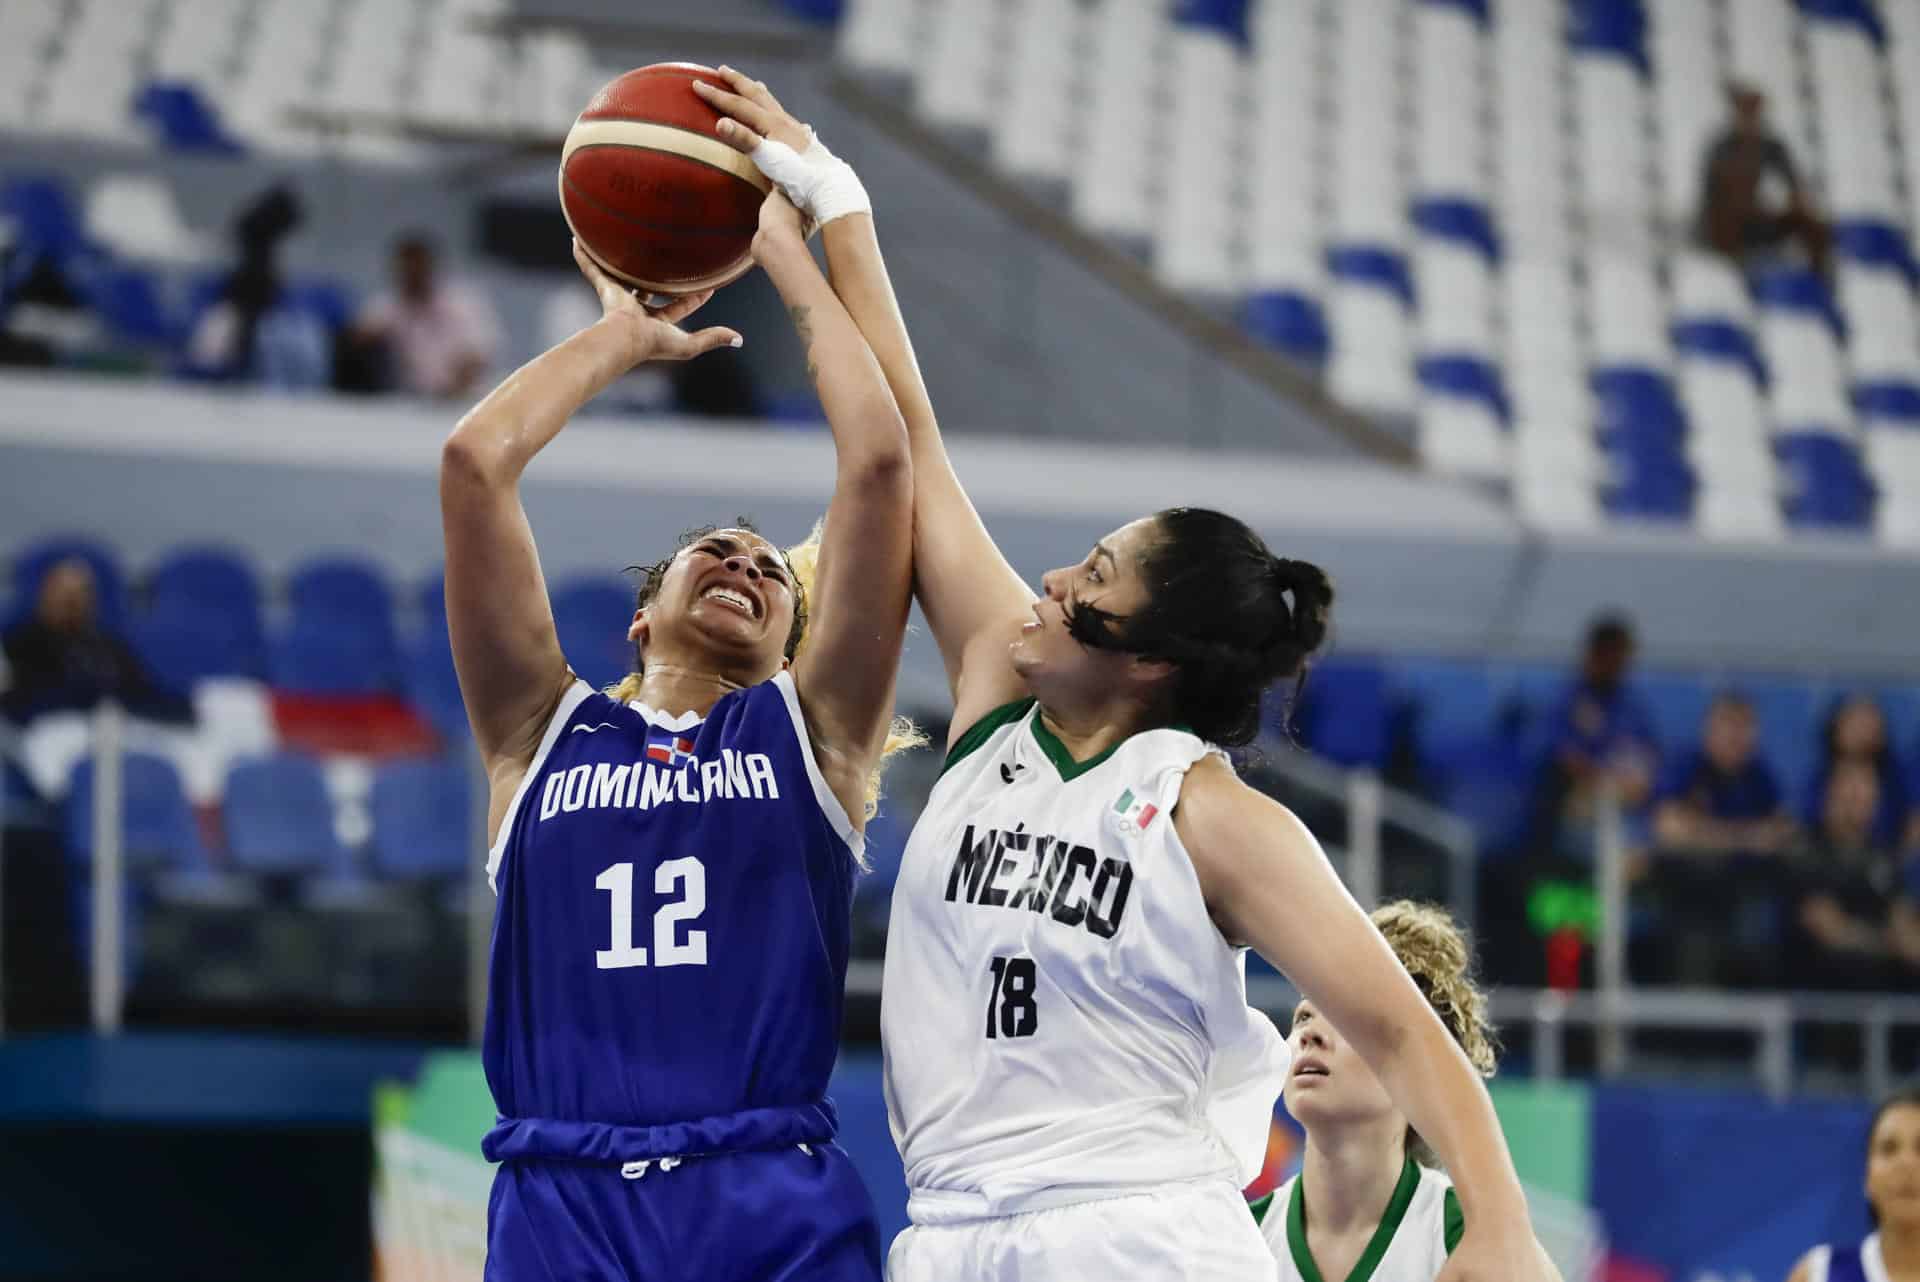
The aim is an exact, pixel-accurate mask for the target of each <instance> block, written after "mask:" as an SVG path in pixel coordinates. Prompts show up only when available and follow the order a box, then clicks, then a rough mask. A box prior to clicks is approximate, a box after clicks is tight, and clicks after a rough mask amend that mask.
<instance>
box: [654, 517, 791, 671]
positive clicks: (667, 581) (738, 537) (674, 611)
mask: <svg viewBox="0 0 1920 1282" xmlns="http://www.w3.org/2000/svg"><path fill="white" fill-rule="evenodd" d="M793 611H794V585H793V572H792V570H791V569H789V568H788V565H787V560H786V558H785V557H784V556H783V555H782V554H781V552H780V549H779V548H777V547H775V546H774V545H773V544H772V543H769V542H768V541H767V540H766V539H763V538H761V537H760V536H759V535H758V534H754V533H751V532H750V531H747V530H734V529H729V530H715V531H714V532H713V533H711V534H707V535H703V536H702V537H700V538H699V539H696V540H695V541H694V542H692V543H690V544H689V545H687V546H686V547H684V548H682V549H681V550H680V551H679V552H678V553H677V554H676V555H675V556H674V558H673V563H672V564H671V565H670V566H668V567H667V572H666V575H665V577H663V578H662V579H661V582H660V589H659V591H658V592H656V593H655V594H654V596H653V598H652V600H650V601H648V602H647V604H646V606H645V608H643V609H641V610H638V611H636V612H635V613H634V616H633V623H632V625H631V626H630V627H629V628H628V629H627V639H628V640H629V641H634V642H638V643H639V644H640V646H641V648H642V651H643V653H644V654H645V655H646V657H647V661H648V662H650V663H651V662H656V661H657V662H664V663H680V664H687V665H690V666H700V665H701V664H702V663H703V661H710V660H711V659H713V658H715V657H718V658H719V659H720V660H721V661H722V662H724V663H727V664H730V665H739V666H748V667H751V668H753V669H754V670H755V671H764V672H766V673H768V674H772V673H775V672H778V671H779V670H780V668H781V666H782V665H783V664H784V663H785V662H786V646H787V635H788V633H789V632H791V631H792V629H793Z"/></svg>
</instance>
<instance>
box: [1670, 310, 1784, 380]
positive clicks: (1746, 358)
mask: <svg viewBox="0 0 1920 1282" xmlns="http://www.w3.org/2000/svg"><path fill="white" fill-rule="evenodd" d="M1672 332H1673V349H1674V351H1676V352H1678V353H1679V354H1680V355H1682V356H1694V357H1699V358H1701V359H1704V360H1714V361H1732V362H1733V363H1735V364H1738V365H1743V366H1745V367H1746V368H1748V369H1750V370H1752V371H1753V377H1754V381H1756V382H1758V383H1762V384H1764V383H1765V382H1766V381H1767V367H1766V363H1765V362H1764V361H1762V360H1761V359H1760V349H1759V348H1758V347H1756V346H1755V345H1754V341H1753V335H1752V334H1749V333H1748V332H1747V329H1746V327H1745V326H1744V325H1741V324H1738V323H1737V322H1734V321H1730V320H1721V319H1718V318H1701V319H1694V320H1682V321H1675V322H1674V324H1673V331H1672Z"/></svg>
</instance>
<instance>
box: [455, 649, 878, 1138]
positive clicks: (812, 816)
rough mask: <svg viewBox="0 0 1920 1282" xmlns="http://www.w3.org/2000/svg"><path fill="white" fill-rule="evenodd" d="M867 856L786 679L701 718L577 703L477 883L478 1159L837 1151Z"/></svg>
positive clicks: (544, 748)
mask: <svg viewBox="0 0 1920 1282" xmlns="http://www.w3.org/2000/svg"><path fill="white" fill-rule="evenodd" d="M860 841H861V838H860V834H859V833H858V832H857V831H856V830H855V829H854V827H853V825H852V824H851V823H850V822H849V821H848V817H847V814H846V811H845V810H844V808H843V807H842V806H841V804H840V802H839V800H838V799H837V798H836V797H835V796H834V795H833V793H832V792H831V791H830V790H829V789H828V787H827V785H826V782H825V780H824V779H823V778H822V776H821V774H820V771H819V767H818V765H817V763H816V762H815V761H814V758H813V752H812V747H811V745H810V743H809V741H808V738H807V733H806V725H805V722H804V721H803V720H802V718H801V713H800V703H799V696H798V693H797V691H796V689H795V687H794V684H793V677H792V676H791V674H789V673H785V672H783V673H781V674H780V675H779V676H777V677H775V678H774V679H773V680H771V681H768V682H765V683H763V684H761V685H758V686H754V687H752V688H751V689H747V690H741V691H736V692H734V693H730V694H728V695H726V696H725V697H724V698H722V699H721V700H720V701H719V702H718V703H717V704H715V705H714V707H713V710H712V712H711V713H709V714H708V715H707V716H706V717H705V718H704V719H702V718H699V717H697V716H695V715H694V714H692V713H687V714H683V715H680V716H673V717H670V716H665V715H662V714H660V713H658V712H655V711H653V710H652V709H649V708H646V707H644V706H641V705H638V704H633V705H628V704H621V703H616V702H614V701H613V700H612V699H609V698H608V697H607V696H605V695H604V694H600V693H598V692H595V691H593V690H590V689H589V688H588V687H587V685H586V684H585V683H584V682H581V683H576V684H575V685H574V686H573V688H572V689H571V690H569V691H568V693H567V695H566V697H565V698H564V699H563V700H562V701H561V704H560V707H559V709H558V710H557V711H556V712H555V714H554V717H553V720H552V722H551V723H550V724H549V725H548V728H547V732H546V735H545V737H544V738H543V740H542V741H541V743H540V746H539V749H538V752H537V754H536V755H535V757H534V759H533V762H532V765H531V766H530V767H529V769H528V770H527V774H526V778H525V780H524V782H523V783H522V784H521V786H520V790H519V792H518V793H517V794H516V795H515V798H514V800H513V803H512V805H511V806H510V808H509V809H508V811H507V815H506V818H505V819H504V820H503V821H502V823H501V827H500V835H499V838H498V840H497V842H496V844H495V846H494V848H493V851H492V853H491V856H490V859H489V863H488V876H489V879H490V880H491V881H492V883H493V885H494V889H495V891H496V893H497V895H498V904H497V907H496V910H495V914H494V926H493V945H492V955H491V964H490V984H491V987H490V990H489V993H488V1001H487V1023H486V1036H485V1047H484V1060H485V1066H486V1074H487V1083H488V1085H489V1086H490V1087H491V1088H492V1090H493V1098H494V1103H495V1106H496V1107H497V1109H498V1111H499V1114H500V1119H501V1120H500V1123H499V1124H498V1125H496V1126H495V1127H494V1129H493V1131H492V1132H491V1133H490V1134H489V1135H488V1136H487V1139H486V1143H485V1145H484V1151H485V1152H486V1153H487V1156H488V1157H489V1158H492V1159H495V1160H503V1159H514V1158H537V1157H551V1158H574V1159H589V1160H594V1159H598V1160H606V1161H616V1162H640V1161H647V1160H650V1159H655V1158H661V1157H669V1156H676V1155H690V1154H701V1153H721V1152H736V1151H743V1150H750V1149H767V1148H773V1147H776V1146H780V1145H794V1144H810V1143H815V1142H818V1141H822V1140H825V1139H828V1138H830V1137H831V1136H832V1134H833V1132H834V1129H835V1127H834V1117H833V1114H832V1110H831V1106H830V1105H829V1104H828V1103H827V1101H826V1098H825V1095H826V1088H827V1078H828V1075H829V1073H830V1072H831V1071H832V1068H833V1062H834V1055H835V1051H836V1048H837V1046H838V1043H839V1036H840V1017H841V1006H842V1000H843V988H844V982H845V978H846V966H847V949H848V934H849V923H848V915H849V911H850V909H851V906H852V899H853V886H854V876H855V873H856V871H857V867H856V852H857V851H858V850H859V848H860Z"/></svg>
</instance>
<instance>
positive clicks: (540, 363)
mask: <svg viewBox="0 0 1920 1282" xmlns="http://www.w3.org/2000/svg"><path fill="white" fill-rule="evenodd" d="M644 357H645V354H644V351H643V340H642V339H641V338H640V337H639V335H638V333H637V332H636V330H635V328H634V326H633V325H632V324H631V323H630V322H628V321H627V320H625V319H624V318H622V317H619V316H604V317H602V318H601V319H600V320H598V321H596V322H595V323H594V324H592V325H589V326H588V327H587V328H585V329H583V330H581V331H580V332H579V333H577V334H575V335H574V336H573V337H571V338H569V339H567V340H566V341H565V342H562V343H560V344H559V345H558V346H556V347H552V348H550V349H548V350H547V351H545V352H543V353H541V354H540V355H539V356H536V357H534V358H533V359H532V360H530V361H528V362H527V363H526V364H525V365H522V366H521V367H520V368H519V369H517V370H515V371H514V372H513V373H511V374H509V375H508V376H507V379H506V381H505V382H503V383H501V384H500V385H499V386H498V387H496V388H494V389H493V391H491V392H489V393H487V395H486V396H485V397H484V398H483V399H482V400H481V401H480V403H479V404H478V405H475V406H474V407H473V408H472V409H470V410H468V411H467V412H466V414H465V415H463V416H462V417H461V419H460V423H459V425H458V426H456V427H455V428H454V429H453V434H452V435H451V436H449V437H448V438H447V443H446V448H445V451H444V454H443V460H444V465H446V466H453V465H456V464H457V465H458V466H459V468H460V470H461V471H462V472H463V473H465V474H468V475H471V476H472V477H474V478H475V479H477V480H481V481H485V482H489V483H512V482H513V481H516V480H518V479H519V477H520V473H521V472H522V471H523V470H525V468H526V466H527V464H528V463H530V462H531V461H532V460H533V456H534V455H536V454H538V453H539V452H540V451H541V450H542V449H545V448H546V445H547V443H548V442H549V441H551V440H552V439H553V438H554V437H555V436H558V435H559V434H560V429H561V428H563V427H565V426H566V425H567V420H568V419H570V418H572V417H573V416H574V414H575V413H577V412H578V411H579V409H580V407H581V406H583V405H585V404H586V403H587V402H588V401H590V400H592V399H593V398H594V397H596V396H598V395H599V394H600V393H601V392H603V391H605V390H606V389H607V387H608V385H610V384H611V383H612V382H613V381H614V380H615V379H616V378H619V377H620V376H621V375H622V374H624V373H626V372H627V371H628V370H630V369H632V368H633V367H634V365H635V364H637V363H638V362H639V361H640V360H642V359H644Z"/></svg>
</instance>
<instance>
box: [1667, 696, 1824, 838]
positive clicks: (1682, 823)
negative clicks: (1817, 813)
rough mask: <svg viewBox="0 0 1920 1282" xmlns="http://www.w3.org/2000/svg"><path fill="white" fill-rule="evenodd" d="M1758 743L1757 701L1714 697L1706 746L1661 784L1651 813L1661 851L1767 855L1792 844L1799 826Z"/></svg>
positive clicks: (1703, 736) (1703, 743)
mask: <svg viewBox="0 0 1920 1282" xmlns="http://www.w3.org/2000/svg"><path fill="white" fill-rule="evenodd" d="M1758 743H1759V724H1758V722H1757V720H1756V719H1755V717H1754V713H1753V705H1752V704H1751V703H1749V702H1747V700H1746V698H1745V697H1744V696H1742V695H1738V694H1722V695H1720V696H1719V697H1718V698H1716V699H1715V700H1714V701H1713V704H1712V706H1710V707H1709V708H1708V709H1707V719H1706V724H1705V725H1704V726H1703V727H1702V729H1701V733H1700V746H1699V747H1698V748H1696V749H1694V751H1692V752H1691V753H1689V754H1688V755H1686V756H1685V757H1682V758H1681V759H1680V760H1679V761H1677V762H1676V763H1675V764H1674V766H1673V768H1672V769H1671V770H1669V772H1668V774H1667V777H1666V778H1665V779H1664V780H1663V781H1662V784H1661V788H1660V795H1659V801H1658V804H1657V805H1656V807H1655V809H1654V812H1653V836H1654V841H1655V842H1656V843H1657V844H1658V845H1659V847H1660V848H1661V849H1662V850H1664V851H1676V852H1678V851H1688V852H1701V853H1708V854H1761V855H1768V854H1775V853H1778V852H1779V851H1782V850H1784V849H1786V848H1787V847H1788V846H1789V845H1790V844H1791V843H1792V841H1793V840H1794V837H1795V836H1796V834H1797V828H1796V825H1795V824H1794V822H1793V819H1792V818H1791V817H1790V816H1789V815H1788V814H1787V811H1786V808H1785V807H1784V806H1783V805H1782V804H1781V794H1780V783H1779V780H1778V779H1776V778H1775V777H1774V773H1773V768H1772V767H1771V766H1769V765H1768V764H1767V762H1766V761H1765V760H1764V759H1762V758H1761V756H1760V754H1759V751H1758Z"/></svg>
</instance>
